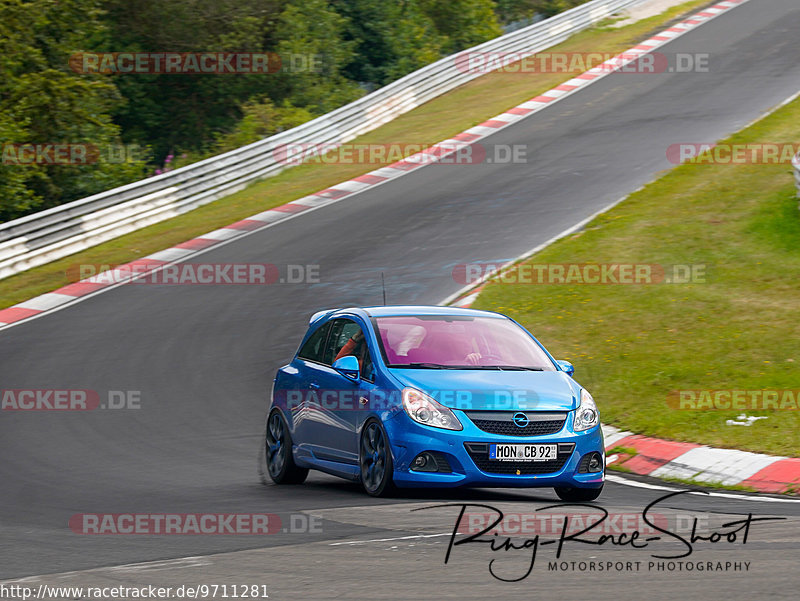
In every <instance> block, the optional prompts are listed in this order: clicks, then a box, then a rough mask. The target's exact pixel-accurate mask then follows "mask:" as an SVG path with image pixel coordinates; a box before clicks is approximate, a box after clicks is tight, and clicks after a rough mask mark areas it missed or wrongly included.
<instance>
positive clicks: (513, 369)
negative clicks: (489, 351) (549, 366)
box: [467, 365, 544, 371]
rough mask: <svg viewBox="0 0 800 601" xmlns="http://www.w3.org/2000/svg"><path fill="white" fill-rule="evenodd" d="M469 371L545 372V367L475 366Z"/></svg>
mask: <svg viewBox="0 0 800 601" xmlns="http://www.w3.org/2000/svg"><path fill="white" fill-rule="evenodd" d="M467 369H496V370H498V371H544V367H524V366H522V365H473V366H470V367H468V368H467Z"/></svg>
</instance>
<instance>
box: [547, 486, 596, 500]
mask: <svg viewBox="0 0 800 601" xmlns="http://www.w3.org/2000/svg"><path fill="white" fill-rule="evenodd" d="M555 491H556V494H557V495H558V498H559V499H561V500H562V501H568V502H570V503H583V502H586V501H594V500H595V499H597V497H599V496H600V493H602V492H603V487H602V486H601V487H600V488H572V487H569V486H564V487H557V488H556V489H555Z"/></svg>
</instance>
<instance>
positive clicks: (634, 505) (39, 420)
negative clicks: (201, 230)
mask: <svg viewBox="0 0 800 601" xmlns="http://www.w3.org/2000/svg"><path fill="white" fill-rule="evenodd" d="M798 32H800V2H798V1H797V0H751V1H750V2H748V3H746V4H744V5H743V6H740V7H737V8H735V9H733V10H732V11H730V12H729V13H727V14H725V15H723V16H721V17H719V18H717V19H715V20H713V21H711V22H709V23H707V24H705V25H703V26H702V27H700V28H698V29H696V30H694V31H692V32H690V33H688V34H687V35H685V36H683V37H681V38H679V39H677V40H676V41H674V42H672V43H670V44H669V45H667V46H666V47H664V48H663V49H661V52H664V53H665V54H672V53H678V52H680V53H709V54H710V55H711V59H710V69H709V72H708V73H680V74H679V73H664V74H629V73H619V74H614V75H612V76H610V77H606V78H604V79H602V80H601V81H599V82H597V83H595V84H594V85H592V86H589V87H588V88H587V89H585V90H583V91H581V92H579V93H577V94H575V95H573V96H571V97H569V98H566V99H565V100H563V101H561V102H559V103H557V104H555V105H553V106H552V107H549V108H548V109H547V110H545V111H542V112H540V113H538V114H535V115H533V116H531V117H529V118H527V119H525V120H523V121H522V122H520V123H519V124H517V125H515V126H512V127H509V128H506V129H504V130H502V131H500V132H498V133H497V134H495V135H494V136H492V137H491V138H490V139H489V140H488V141H487V144H507V145H512V144H523V145H527V157H528V161H527V163H525V164H486V163H482V164H476V165H460V166H459V165H432V166H429V167H426V168H424V169H421V170H418V171H416V172H414V173H411V174H409V175H407V176H404V177H402V178H400V179H399V180H396V181H392V182H389V183H387V184H385V185H382V186H379V187H377V188H374V189H371V190H368V191H366V192H365V193H362V194H358V195H356V196H354V197H352V198H349V199H346V200H343V201H341V202H339V203H336V204H334V205H331V206H327V207H323V208H320V209H319V210H315V211H313V212H310V213H307V214H303V215H300V216H298V217H297V218H295V219H291V220H289V221H286V222H283V223H280V224H278V225H276V226H274V227H270V228H267V229H265V230H262V231H258V232H256V233H254V234H252V235H250V236H248V237H246V238H244V239H242V240H240V241H237V242H234V243H232V244H229V245H226V246H223V247H221V248H219V249H216V250H212V251H211V252H208V253H206V254H204V255H203V256H202V257H198V258H197V259H196V261H198V262H204V263H227V262H236V263H250V262H253V263H274V264H276V265H279V266H282V265H287V264H293V265H319V266H320V267H319V273H320V279H321V283H319V284H314V285H309V284H275V285H272V286H137V285H130V286H122V287H119V288H115V289H113V290H110V291H109V292H107V293H104V294H100V295H98V296H95V297H92V298H90V299H88V300H86V301H85V302H81V303H78V304H77V305H74V306H72V307H69V308H67V309H65V310H63V311H59V312H57V313H54V314H52V315H49V316H45V317H43V318H41V319H36V320H33V321H31V322H28V323H23V324H21V325H19V326H17V327H13V328H10V329H7V330H5V331H3V332H2V333H1V334H0V382H2V387H3V388H4V389H47V388H56V389H70V388H76V389H94V390H98V391H109V390H125V391H128V390H133V391H141V408H140V409H138V410H120V411H93V412H87V413H81V412H75V413H70V412H67V413H57V412H20V413H12V412H4V413H3V414H2V415H1V416H0V457H1V458H2V461H0V578H2V579H10V578H18V577H23V576H30V575H36V574H53V573H61V572H67V571H76V570H89V569H93V568H99V567H101V566H115V565H120V564H130V563H134V562H144V561H151V560H161V559H170V558H183V557H188V556H195V557H198V556H207V555H212V554H220V553H228V552H232V551H240V550H247V549H250V550H251V551H244V552H243V553H240V554H233V555H225V554H223V555H214V556H213V557H209V558H206V559H198V560H194V561H195V563H191V562H189V564H187V563H186V562H184V563H180V562H178V563H176V564H167V566H165V567H164V568H161V569H158V570H147V569H136V568H130V569H128V570H127V571H125V570H123V571H116V572H115V571H111V570H105V571H104V570H100V571H98V572H90V573H88V574H84V575H82V576H81V575H76V576H70V577H68V578H65V579H64V581H68V580H70V579H76V578H77V579H80V578H82V579H83V580H85V581H87V582H89V581H100V580H103V579H111V580H114V579H119V578H120V577H121V575H123V574H124V575H125V576H126V578H127V577H130V578H138V579H141V580H142V581H143V582H153V581H155V580H156V579H162V580H164V581H170V582H178V583H182V584H190V583H197V582H198V580H199V579H200V575H204V576H205V578H204V579H205V580H206V581H208V582H223V581H230V582H233V581H236V582H247V583H252V582H259V583H260V582H263V583H265V584H267V585H269V587H270V588H271V590H274V595H273V594H271V595H270V598H278V599H297V598H309V599H316V598H326V597H327V596H330V597H333V596H336V595H342V596H347V598H348V599H357V598H365V599H382V598H386V599H403V598H430V595H431V590H432V589H431V585H430V583H431V582H436V581H438V583H439V586H438V591H437V595H438V596H441V597H443V598H451V597H452V598H471V597H469V596H470V595H474V596H475V597H474V598H479V597H480V598H485V597H490V596H491V595H498V594H507V593H508V592H510V591H512V590H513V591H516V590H527V591H529V596H533V594H534V593H533V592H532V591H535V590H536V589H535V588H534V587H536V586H541V585H542V584H548V583H549V584H551V585H552V586H553V587H557V588H559V590H560V592H561V593H562V596H573V595H574V596H578V595H586V594H589V593H588V592H587V591H586V590H585V589H586V587H587V586H588V585H589V584H592V586H593V588H592V591H591V594H592V596H593V597H594V598H597V599H604V598H609V599H611V598H614V599H621V598H630V595H632V594H634V592H635V588H634V587H636V586H641V584H642V583H643V579H642V576H641V575H640V576H636V575H635V574H631V573H627V572H626V573H620V574H614V573H603V574H581V573H579V572H569V573H567V574H551V573H548V572H547V571H546V562H544V561H542V563H543V564H544V565H539V564H537V566H536V568H535V570H534V574H533V575H532V576H531V577H530V578H528V579H527V580H526V581H523V582H521V583H519V584H516V585H510V584H505V583H501V582H499V581H496V580H494V579H492V578H491V576H489V575H488V571H487V565H488V561H489V559H491V557H490V554H489V553H488V552H487V550H486V549H469V550H466V549H464V550H463V551H462V550H460V549H459V550H458V552H454V558H452V559H451V563H450V564H448V565H447V566H445V565H444V564H443V560H444V552H445V550H446V541H447V538H446V537H445V536H440V537H432V538H430V539H404V540H402V541H399V542H379V543H355V544H349V542H351V541H358V540H368V539H383V538H395V537H403V536H413V535H416V534H420V533H424V534H427V533H431V534H442V533H447V532H449V530H451V529H452V527H453V522H454V519H455V515H456V513H455V510H453V509H449V510H432V513H429V514H428V515H426V516H424V517H423V513H424V512H420V513H411V512H409V509H410V507H411V506H413V507H417V506H422V505H432V504H435V503H438V502H450V503H456V502H461V501H464V502H482V503H488V504H490V505H493V504H498V503H499V504H500V505H502V506H503V507H508V508H509V510H511V511H522V510H525V511H530V510H532V509H535V508H536V507H541V506H542V504H550V503H554V502H556V501H557V498H556V497H555V495H554V494H553V493H552V491H550V490H541V491H530V492H527V491H498V490H494V491H488V490H487V491H483V490H473V491H458V492H448V493H413V494H409V495H408V496H406V497H403V498H401V499H387V500H374V499H371V498H369V497H367V496H366V495H364V494H363V493H362V492H361V491H360V489H359V487H358V486H356V485H354V484H350V483H347V482H344V481H341V480H337V479H335V478H332V477H328V476H325V475H321V474H312V476H311V477H310V478H309V480H308V482H307V484H306V485H304V486H301V487H296V488H278V487H275V486H272V485H270V486H264V485H262V484H261V483H260V481H259V478H258V474H257V470H256V467H257V456H258V450H259V445H260V441H261V436H262V432H261V431H262V426H263V419H264V415H265V409H266V404H267V402H268V389H269V386H270V383H271V380H272V376H273V374H274V371H275V369H276V368H277V367H278V366H279V365H281V364H282V363H284V362H285V361H286V360H287V359H288V358H289V356H290V355H291V353H293V352H294V350H295V349H296V346H297V343H298V340H299V337H300V336H301V335H302V333H303V332H304V329H305V325H306V322H307V319H308V317H309V315H310V314H311V313H312V312H314V311H316V310H318V309H321V308H328V307H340V306H349V305H354V304H358V305H369V304H380V302H381V288H380V272H384V273H385V276H386V288H387V293H388V301H389V302H390V303H392V304H405V303H438V302H440V301H441V300H442V299H443V298H445V297H446V296H447V295H449V294H451V293H453V292H454V291H455V290H457V289H458V288H460V287H461V283H459V282H457V281H455V280H454V278H453V277H452V270H453V267H454V266H455V265H457V264H460V263H469V262H474V261H487V260H493V261H499V260H502V259H508V258H511V257H514V256H516V255H519V254H520V253H522V252H524V251H526V250H528V249H530V248H532V247H534V246H536V245H537V244H540V243H542V242H544V241H546V240H547V239H549V238H551V237H552V236H554V235H556V234H558V233H559V232H561V231H563V230H564V229H566V228H568V227H570V226H571V225H573V224H574V223H576V222H578V221H580V220H581V219H583V218H585V217H587V216H589V215H591V214H592V213H594V212H595V211H597V210H599V209H601V208H603V207H605V206H607V205H608V204H610V203H611V202H613V201H615V200H617V199H619V198H621V197H622V196H624V195H625V194H627V193H629V192H631V191H633V190H635V189H636V188H638V187H639V186H641V185H643V184H645V183H646V182H648V181H650V180H652V179H653V178H654V177H655V176H656V175H657V174H658V172H659V171H661V170H664V169H668V168H669V167H670V166H671V165H670V163H669V162H668V160H667V158H666V149H667V147H668V146H669V145H670V144H674V143H681V142H711V141H714V140H717V139H719V138H721V137H724V136H725V135H727V134H729V133H732V132H734V131H736V130H738V129H740V128H741V127H743V126H744V125H746V124H747V123H749V122H750V121H752V120H753V119H755V118H757V117H759V116H760V115H762V114H763V113H764V112H765V111H767V110H768V109H770V108H771V107H773V106H775V105H776V104H778V103H780V102H782V101H783V100H785V99H786V98H787V97H789V96H790V95H791V94H793V93H795V92H797V91H798V90H800V43H798ZM544 342H545V344H546V343H547V341H546V340H545V341H544ZM576 368H577V369H576V379H577V380H578V381H580V380H581V366H580V365H577V366H576ZM598 404H599V405H600V408H601V411H602V399H598ZM649 482H653V481H649ZM661 494H663V493H662V492H659V491H657V490H652V489H649V488H639V487H631V486H628V485H624V484H621V483H617V482H609V483H608V484H607V485H606V491H605V493H604V495H603V497H601V499H600V501H601V502H600V505H602V506H603V507H604V508H605V509H607V510H608V511H609V512H612V513H615V512H629V513H631V512H633V513H635V512H641V510H642V509H643V508H644V506H645V505H647V504H648V503H649V502H651V501H653V500H655V499H656V498H657V497H658V496H660V495H661ZM732 494H733V495H735V494H736V493H732ZM442 499H445V501H441V500H442ZM666 507H669V508H671V511H672V510H675V511H682V512H684V513H686V512H687V511H691V512H699V513H702V514H704V515H711V516H712V518H713V519H716V517H718V516H720V515H727V514H734V515H737V516H738V515H739V514H744V515H745V516H746V514H747V513H749V512H752V513H753V514H754V515H756V516H767V515H771V516H786V517H788V520H786V521H782V522H765V523H764V524H757V525H754V526H753V528H752V530H751V533H750V536H751V539H750V540H749V541H748V543H747V545H746V546H742V545H722V544H720V545H717V546H716V547H713V548H710V546H706V547H703V548H702V550H698V551H697V552H696V555H695V556H696V557H697V558H698V559H702V560H704V561H705V560H708V561H714V562H716V561H723V562H724V561H751V562H752V565H751V567H750V571H749V572H745V573H742V572H739V573H733V572H727V573H726V572H723V573H719V574H714V573H711V572H705V573H702V574H701V573H698V572H695V573H692V574H688V573H674V572H663V573H658V572H654V573H650V574H647V575H646V577H647V578H648V579H649V580H648V583H651V584H653V585H654V586H652V587H651V588H652V593H648V596H649V597H651V598H653V599H659V598H670V599H673V598H675V597H681V596H683V597H690V596H691V595H692V594H693V593H697V591H701V590H703V591H706V595H705V596H707V597H708V598H739V597H741V598H745V597H749V598H752V597H753V595H754V594H755V595H757V597H756V598H768V597H769V598H780V597H781V596H786V597H787V598H789V597H791V598H795V595H796V592H797V589H798V584H800V577H798V573H797V560H798V559H800V503H792V502H765V501H759V500H754V499H752V498H749V499H745V500H737V499H732V498H728V497H725V496H721V497H720V496H713V497H708V496H699V495H695V496H691V497H686V496H683V497H679V498H677V499H671V500H670V501H669V502H668V503H667V504H666ZM265 511H266V512H274V513H277V514H279V515H281V516H288V514H290V513H297V512H309V513H316V514H318V515H321V516H322V517H323V520H324V521H323V527H322V532H318V533H292V532H286V533H283V532H281V533H277V534H274V535H272V536H269V537H246V536H216V537H215V536H197V537H193V536H186V537H179V536H177V537H169V536H165V537H137V536H97V537H92V536H81V535H77V534H74V533H72V532H71V531H70V529H69V527H68V521H69V518H70V516H72V515H73V514H76V513H82V512H104V513H124V512H139V513H141V512H170V513H189V512H248V513H253V512H265ZM713 519H712V521H713ZM731 519H740V518H738V517H735V518H731ZM335 542H348V544H343V545H331V543H335ZM257 549H261V550H257ZM543 553H544V551H543ZM546 554H547V555H551V554H552V551H551V550H548V551H547V552H546ZM590 557H595V558H597V559H605V558H606V557H609V558H613V559H614V560H620V561H632V560H642V561H645V562H646V561H647V560H648V559H650V557H649V554H648V553H646V552H643V551H633V550H630V549H624V548H619V549H608V550H607V549H605V548H603V549H589V550H587V549H584V548H577V549H575V551H574V552H573V553H572V557H571V558H570V559H585V560H588V559H589V558H590ZM693 559H694V557H693ZM303 564H306V565H308V566H313V570H311V569H309V570H307V571H306V570H302V569H300V568H298V566H302V565H303ZM373 564H374V565H373ZM169 566H172V567H169ZM518 567H519V566H518ZM290 570H292V572H291V575H290ZM522 571H524V569H523V570H522ZM356 574H361V575H363V576H361V577H363V578H364V579H368V578H374V579H375V580H374V582H376V583H377V585H375V588H371V589H367V588H362V587H361V586H360V585H359V581H358V578H359V577H360V576H356ZM233 576H236V578H233ZM93 579H94V580H93ZM710 582H711V583H713V585H711V584H709V583H710ZM423 583H427V584H423ZM596 585H600V586H596ZM398 587H405V588H398ZM712 587H713V588H712ZM551 588H552V587H551ZM649 590H650V589H649ZM708 591H712V592H711V593H708Z"/></svg>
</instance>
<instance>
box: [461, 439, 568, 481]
mask: <svg viewBox="0 0 800 601" xmlns="http://www.w3.org/2000/svg"><path fill="white" fill-rule="evenodd" d="M464 447H465V448H466V449H467V453H469V456H470V457H471V458H472V461H474V462H475V465H476V466H477V467H478V469H479V470H481V471H482V472H486V473H487V474H515V475H520V476H522V475H530V474H552V473H554V472H559V471H561V470H562V469H563V468H564V465H565V464H566V463H567V460H568V459H569V457H570V455H572V451H573V450H575V443H574V442H560V443H558V456H557V457H556V458H555V459H551V460H549V461H492V460H491V459H489V444H488V443H486V442H465V443H464ZM517 472H519V473H517Z"/></svg>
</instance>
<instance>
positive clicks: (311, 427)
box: [284, 321, 331, 447]
mask: <svg viewBox="0 0 800 601" xmlns="http://www.w3.org/2000/svg"><path fill="white" fill-rule="evenodd" d="M330 330H331V322H330V321H329V322H327V323H324V324H322V325H321V326H319V327H318V328H317V329H316V330H315V331H314V332H313V333H312V334H311V336H309V337H308V338H307V339H306V341H305V343H303V345H302V346H301V347H300V350H299V351H298V352H297V357H296V358H295V362H294V363H295V367H296V368H297V373H296V374H294V375H293V376H292V379H291V384H289V382H287V386H286V390H285V391H284V393H285V394H286V409H287V411H288V412H289V414H290V415H291V417H292V419H291V422H292V425H293V429H292V438H293V442H294V444H296V445H299V446H301V447H303V446H305V447H308V446H313V445H315V444H316V442H315V441H316V439H317V438H318V437H319V434H318V432H316V430H317V428H316V427H315V424H316V422H317V421H318V419H319V415H318V408H317V407H316V403H315V399H317V398H318V395H319V379H320V369H321V368H322V367H323V360H324V359H323V358H324V354H325V343H326V342H327V340H328V334H329V333H330Z"/></svg>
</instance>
